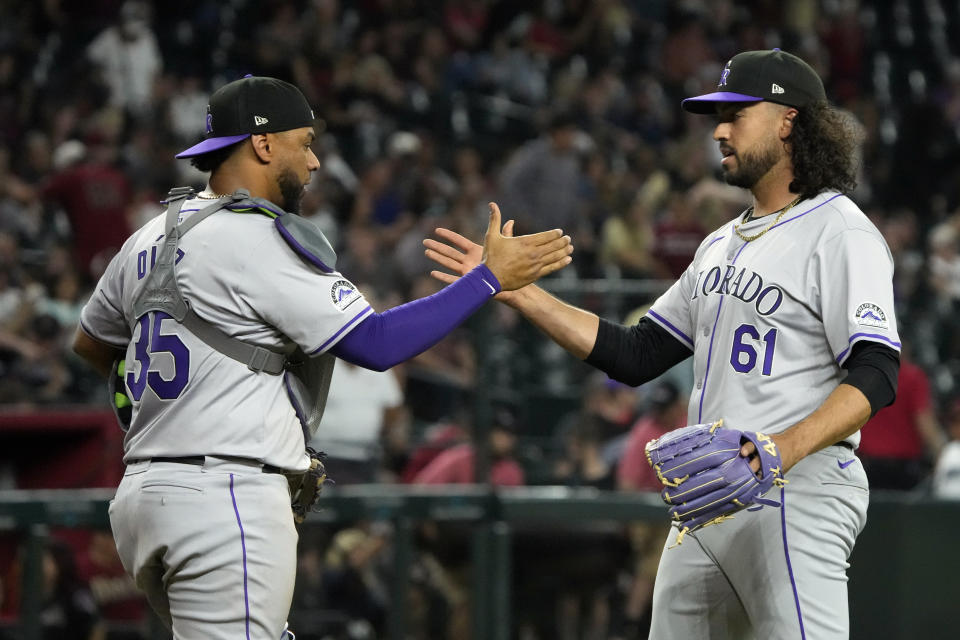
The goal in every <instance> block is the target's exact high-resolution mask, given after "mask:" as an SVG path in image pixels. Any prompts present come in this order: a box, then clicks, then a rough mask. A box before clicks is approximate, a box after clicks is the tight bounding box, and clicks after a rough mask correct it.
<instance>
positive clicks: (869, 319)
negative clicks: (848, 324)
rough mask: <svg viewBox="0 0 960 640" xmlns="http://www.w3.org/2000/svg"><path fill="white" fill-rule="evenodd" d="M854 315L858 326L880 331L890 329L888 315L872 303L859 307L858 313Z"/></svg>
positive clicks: (865, 303)
mask: <svg viewBox="0 0 960 640" xmlns="http://www.w3.org/2000/svg"><path fill="white" fill-rule="evenodd" d="M853 315H854V318H856V320H857V324H860V325H863V326H865V327H877V328H878V329H887V328H889V325H888V324H887V314H885V313H884V312H883V309H881V308H880V307H878V306H877V305H875V304H873V303H872V302H864V303H863V304H861V305H860V306H859V307H857V312H856V313H855V314H853Z"/></svg>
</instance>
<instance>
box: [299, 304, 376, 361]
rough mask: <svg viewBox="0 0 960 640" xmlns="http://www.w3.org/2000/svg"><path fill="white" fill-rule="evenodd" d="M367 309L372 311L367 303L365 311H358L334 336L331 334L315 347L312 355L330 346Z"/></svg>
mask: <svg viewBox="0 0 960 640" xmlns="http://www.w3.org/2000/svg"><path fill="white" fill-rule="evenodd" d="M367 311H370V305H367V306H366V307H365V308H364V309H363V311H361V312H360V313H358V314H357V315H355V316H353V317H352V318H351V319H350V321H349V322H348V323H347V324H345V325H343V326H342V327H340V330H339V331H337V332H336V333H335V334H333V335H332V336H330V337H329V338H328V339H327V341H326V342H324V343H323V344H322V345H320V346H319V347H317V348H316V349H314V350H313V351H311V352H310V355H316V354H318V353H320V352H321V351H323V350H324V349H326V348H327V346H328V345H329V344H330V343H331V342H333V341H334V340H336V339H337V338H339V337H340V334H341V333H343V332H344V331H346V330H347V329H349V328H350V326H351V325H353V323H355V322H356V321H357V320H359V319H360V317H361V316H362V315H364V314H365V313H366V312H367Z"/></svg>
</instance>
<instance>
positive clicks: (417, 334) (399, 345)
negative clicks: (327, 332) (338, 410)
mask: <svg viewBox="0 0 960 640" xmlns="http://www.w3.org/2000/svg"><path fill="white" fill-rule="evenodd" d="M499 292H500V283H499V282H498V281H497V278H496V277H495V276H494V275H493V272H491V271H490V269H488V268H487V266H486V265H485V264H481V265H478V266H477V267H475V268H474V269H473V270H471V271H470V272H469V273H467V275H465V276H463V277H462V278H460V279H459V280H457V281H456V282H454V283H453V284H451V285H449V286H447V287H444V288H443V289H441V290H440V291H438V292H437V293H435V294H433V295H432V296H427V297H426V298H420V299H419V300H413V301H412V302H407V303H406V304H402V305H400V306H398V307H394V308H393V309H388V310H386V311H384V312H383V313H374V314H371V315H369V316H367V317H366V318H364V320H363V322H361V323H360V324H358V325H357V326H356V328H354V329H353V330H352V331H351V332H350V333H348V334H347V335H346V336H344V338H343V339H342V340H340V342H338V343H337V344H335V345H334V346H333V347H331V349H330V353H332V354H333V355H335V356H337V357H338V358H342V359H343V360H346V361H347V362H351V363H353V364H355V365H359V366H361V367H364V368H366V369H373V370H375V371H385V370H387V369H389V368H390V367H392V366H394V365H396V364H399V363H401V362H403V361H404V360H408V359H410V358H412V357H413V356H415V355H417V354H419V353H421V352H423V351H426V350H427V349H429V348H430V347H432V346H433V345H435V344H436V343H438V342H439V341H440V340H441V339H442V338H443V337H444V336H446V335H447V334H448V333H450V332H451V331H453V330H454V329H455V328H457V327H458V326H459V325H460V323H461V322H463V321H464V320H466V319H467V317H468V316H470V315H471V314H472V313H473V312H474V311H476V310H477V309H479V308H480V307H482V306H483V304H484V303H485V302H486V301H487V300H489V299H490V298H492V297H493V296H494V295H495V294H497V293H499Z"/></svg>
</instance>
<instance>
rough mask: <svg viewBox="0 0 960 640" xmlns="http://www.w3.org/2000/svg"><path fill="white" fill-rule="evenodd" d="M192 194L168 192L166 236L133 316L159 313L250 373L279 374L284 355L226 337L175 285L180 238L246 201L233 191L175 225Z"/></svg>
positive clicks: (138, 297)
mask: <svg viewBox="0 0 960 640" xmlns="http://www.w3.org/2000/svg"><path fill="white" fill-rule="evenodd" d="M192 195H193V190H192V189H191V190H179V189H175V190H173V191H171V192H170V197H169V199H168V200H167V205H168V206H167V215H166V219H165V220H164V225H163V228H164V231H165V232H166V237H165V238H164V240H163V245H162V246H161V248H160V253H159V255H158V256H157V262H156V264H155V265H154V266H153V269H152V270H151V271H150V273H149V275H147V281H146V282H145V283H144V286H143V289H141V290H140V294H139V295H138V296H137V298H136V299H135V300H134V302H133V317H134V318H140V317H141V316H143V314H145V313H148V312H150V311H162V312H163V313H166V314H167V315H169V316H170V317H171V318H173V319H174V320H176V321H177V322H179V323H180V324H182V325H183V326H184V327H186V328H187V330H189V331H190V333H192V334H193V335H195V336H197V337H198V338H200V340H202V341H203V342H205V343H206V344H207V345H208V346H209V347H211V348H212V349H215V350H217V351H219V352H220V353H222V354H223V355H225V356H227V357H230V358H233V359H234V360H236V361H238V362H242V363H243V364H245V365H247V367H249V368H250V369H251V370H252V371H263V372H264V373H269V374H271V375H279V374H280V373H281V372H282V371H283V369H284V364H285V363H286V360H287V355H286V354H284V353H277V352H275V351H270V350H269V349H264V348H263V347H259V346H255V345H252V344H249V343H246V342H243V341H242V340H238V339H237V338H234V337H232V336H229V335H227V334H226V333H224V332H223V331H221V330H220V329H218V328H217V327H215V326H213V325H212V324H210V323H209V322H207V321H206V320H204V319H203V318H201V317H200V316H198V315H197V314H196V312H195V311H194V310H193V309H192V308H191V307H190V303H188V302H187V301H186V300H185V299H184V297H183V294H182V293H181V292H180V285H179V284H178V283H177V277H176V263H177V245H178V244H179V243H180V238H181V237H183V235H184V234H186V233H187V232H188V231H190V229H192V228H193V227H195V226H197V225H198V224H200V223H201V222H203V221H204V220H206V219H207V218H208V217H210V216H211V215H213V214H214V213H216V212H217V211H220V210H221V209H223V208H225V207H226V206H227V205H229V204H231V203H233V202H238V201H240V200H244V199H249V194H247V193H246V192H242V193H241V192H237V193H235V194H233V195H231V196H225V197H223V198H219V199H218V200H215V201H214V202H211V203H210V204H209V205H207V206H206V207H204V208H203V209H200V210H199V211H197V212H196V213H194V214H193V215H191V216H190V217H189V218H188V219H187V220H186V221H184V222H182V223H179V224H178V222H177V218H178V217H179V215H180V208H181V207H182V206H183V203H184V201H186V200H187V198H189V197H190V196H192Z"/></svg>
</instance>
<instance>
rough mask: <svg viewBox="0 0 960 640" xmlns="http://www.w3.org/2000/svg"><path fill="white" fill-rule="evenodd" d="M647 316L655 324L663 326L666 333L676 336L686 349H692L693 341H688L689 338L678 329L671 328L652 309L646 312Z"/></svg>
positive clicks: (671, 325)
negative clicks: (684, 344)
mask: <svg viewBox="0 0 960 640" xmlns="http://www.w3.org/2000/svg"><path fill="white" fill-rule="evenodd" d="M647 315H649V316H650V317H651V318H653V319H654V321H655V322H656V323H657V324H659V325H663V328H664V329H667V330H668V331H670V332H671V333H673V334H674V335H676V336H677V337H678V338H680V339H681V340H683V341H684V342H685V343H686V345H687V346H688V347H690V348H691V349H693V340H691V339H690V336H688V335H687V334H685V333H684V332H683V331H680V329H677V328H676V327H675V326H673V324H672V323H671V322H670V321H669V320H667V319H666V318H664V317H663V316H661V315H660V314H659V313H657V312H656V311H654V310H653V309H651V310H650V311H647Z"/></svg>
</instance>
